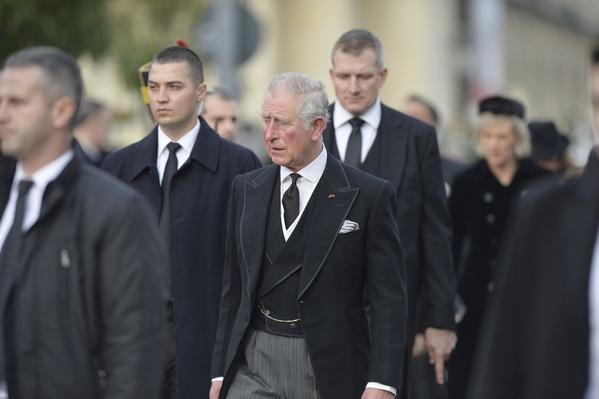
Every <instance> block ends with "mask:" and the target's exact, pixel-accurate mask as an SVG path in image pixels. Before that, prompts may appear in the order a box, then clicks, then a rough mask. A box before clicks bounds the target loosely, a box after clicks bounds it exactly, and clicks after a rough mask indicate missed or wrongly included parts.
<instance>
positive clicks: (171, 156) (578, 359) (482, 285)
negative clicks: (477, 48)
mask: <svg viewBox="0 0 599 399" xmlns="http://www.w3.org/2000/svg"><path fill="white" fill-rule="evenodd" d="M388 73H389V71H388V70H387V68H386V67H385V63H384V57H383V44H382V43H381V42H380V40H379V39H378V38H377V37H376V36H375V35H373V34H372V33H371V32H369V31H367V30H363V29H352V30H350V31H347V32H345V33H344V34H343V35H341V36H340V37H339V38H338V40H337V41H336V42H335V43H334V44H333V46H332V51H331V67H330V70H329V74H330V80H331V83H332V87H333V88H334V92H335V98H334V99H333V101H330V100H329V99H328V98H327V95H326V92H325V88H324V84H323V83H322V82H320V81H318V80H316V79H313V78H311V77H310V76H308V75H306V74H303V73H300V72H284V73H280V74H277V75H276V76H274V77H273V78H272V79H271V81H270V82H269V84H268V87H267V88H266V90H265V95H264V98H263V102H262V112H261V120H262V122H261V123H262V135H263V141H264V147H265V149H266V153H267V154H268V157H269V161H268V162H267V165H265V166H263V167H262V165H261V162H260V160H259V159H258V158H257V157H256V155H255V154H254V153H253V152H252V151H250V150H249V149H247V148H244V147H242V146H241V145H238V144H236V143H234V140H235V135H236V122H237V112H238V106H239V105H238V103H237V102H236V100H235V98H234V97H232V96H231V95H230V94H229V93H227V92H226V91H225V90H223V89H220V88H216V87H215V88H212V89H208V88H207V84H206V82H205V79H204V71H203V65H202V62H201V60H200V58H199V57H198V56H197V54H195V53H194V52H193V51H192V50H191V49H189V48H187V47H185V46H172V47H168V48H165V49H162V50H160V51H159V52H158V53H157V54H156V55H155V56H154V58H153V60H152V62H151V63H149V64H147V65H145V66H144V70H143V73H142V75H141V81H142V83H143V85H144V90H143V93H144V95H145V99H146V100H147V104H148V107H149V110H150V113H151V116H152V119H153V121H154V122H155V126H154V128H153V129H152V130H151V131H150V132H149V133H148V134H147V135H146V136H145V137H144V138H143V139H141V140H140V141H138V142H136V143H133V144H131V145H129V146H127V147H125V148H122V149H118V150H116V151H113V152H111V153H108V152H107V132H108V131H109V130H110V123H111V118H112V113H111V112H110V110H109V109H108V108H106V107H105V106H104V105H102V104H101V103H98V102H95V101H93V100H85V99H84V88H83V83H82V79H81V74H80V71H79V67H78V65H77V62H76V60H75V59H74V58H73V57H72V56H70V55H69V54H67V53H66V52H64V51H63V50H60V49H57V48H53V47H43V46H40V47H30V48H26V49H23V50H20V51H18V52H16V53H14V54H12V55H11V56H9V57H8V58H7V59H6V61H5V62H4V65H3V68H2V71H1V72H0V149H1V154H0V216H1V218H0V397H8V398H11V399H21V398H22V399H34V398H50V399H52V398H123V399H124V398H164V399H167V398H168V399H171V398H172V399H179V398H180V399H191V398H210V399H219V398H220V399H224V398H229V399H241V398H258V399H260V398H264V399H267V398H269V399H270V398H292V399H296V398H297V399H339V398H361V399H392V398H404V399H410V398H411V399H433V398H450V399H466V398H467V399H476V398H485V399H487V398H498V399H499V398H514V399H533V398H580V399H591V398H596V397H599V260H598V259H599V255H598V251H599V249H598V248H599V244H598V243H599V241H598V240H597V237H598V233H597V232H598V228H599V176H598V173H599V158H598V157H599V153H598V152H597V150H593V151H592V153H591V155H590V158H589V162H588V165H587V167H586V169H585V171H584V173H583V174H582V176H576V177H571V176H570V175H571V169H572V168H571V167H570V165H569V164H568V160H567V156H566V155H565V154H566V148H567V146H568V140H567V138H565V136H564V135H563V134H561V133H560V132H559V131H558V130H557V128H556V125H555V123H553V122H552V121H547V120H543V121H529V120H528V119H527V112H526V108H525V106H524V105H523V103H522V102H520V101H518V99H515V98H510V97H507V96H505V95H503V94H501V93H498V94H496V95H492V96H488V97H485V98H483V99H481V101H480V102H479V109H478V118H477V122H476V124H475V127H474V132H475V133H476V138H477V142H478V150H479V155H480V159H479V160H477V161H475V162H474V163H473V164H471V165H464V164H461V163H458V162H456V161H455V160H452V159H449V158H446V157H443V156H441V154H440V152H439V146H438V143H437V134H436V128H437V127H438V125H439V119H440V116H439V113H438V111H437V110H436V108H435V106H434V104H433V103H432V102H431V101H430V100H428V99H425V98H423V97H421V96H417V95H413V96H410V97H409V98H407V99H406V102H405V104H404V107H403V108H402V111H403V112H400V111H398V110H395V109H393V108H391V107H389V106H387V105H385V103H384V102H383V101H382V99H381V97H380V95H379V92H380V89H381V88H382V87H383V85H384V84H385V80H386V78H387V75H388ZM589 75H590V77H589V82H590V88H591V89H590V93H591V95H592V99H591V106H592V110H593V120H594V125H595V127H596V128H599V48H598V49H596V50H595V51H594V52H593V54H592V60H591V67H590V74H589Z"/></svg>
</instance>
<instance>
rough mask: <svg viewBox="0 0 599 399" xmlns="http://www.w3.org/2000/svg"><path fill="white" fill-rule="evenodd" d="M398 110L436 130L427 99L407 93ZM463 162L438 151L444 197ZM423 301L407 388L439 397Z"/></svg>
mask: <svg viewBox="0 0 599 399" xmlns="http://www.w3.org/2000/svg"><path fill="white" fill-rule="evenodd" d="M402 111H403V112H404V113H405V114H406V115H409V116H411V117H413V118H416V119H418V120H420V121H422V122H424V123H427V124H429V125H431V126H433V127H434V128H435V130H437V132H438V128H439V123H440V114H439V111H438V110H437V107H435V106H434V105H433V103H432V102H431V101H429V100H428V99H426V98H424V97H422V96H419V95H416V94H412V95H409V96H408V97H407V98H406V100H405V102H404V104H403V107H402ZM464 167H465V165H464V164H462V163H459V162H457V161H454V160H453V159H451V158H448V157H446V156H443V155H442V154H441V171H442V172H443V180H444V181H445V192H446V193H447V196H449V194H450V193H451V182H452V181H453V178H454V176H455V175H456V173H458V172H459V171H461V170H462V169H464ZM425 306H426V302H425V298H424V297H422V296H421V297H420V298H419V300H418V304H417V308H416V315H417V316H416V317H417V321H416V325H417V326H420V327H419V328H418V330H417V331H418V333H417V334H416V336H415V337H414V345H413V346H412V348H411V351H412V353H411V355H412V360H411V362H410V366H409V367H410V372H409V376H410V388H411V391H412V392H411V393H412V397H413V398H418V399H426V398H432V399H441V398H446V397H447V396H448V393H447V390H446V389H445V387H444V389H440V387H439V386H437V384H436V383H435V375H434V369H433V368H431V366H430V363H429V356H428V353H427V350H426V342H425V338H424V334H423V328H422V326H423V323H424V320H423V317H425V315H424V312H423V309H425Z"/></svg>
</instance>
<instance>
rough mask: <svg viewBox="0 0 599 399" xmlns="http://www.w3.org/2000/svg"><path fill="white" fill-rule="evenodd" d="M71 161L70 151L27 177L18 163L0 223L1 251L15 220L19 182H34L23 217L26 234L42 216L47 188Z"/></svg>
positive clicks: (71, 153)
mask: <svg viewBox="0 0 599 399" xmlns="http://www.w3.org/2000/svg"><path fill="white" fill-rule="evenodd" d="M71 159H73V151H72V150H68V151H67V152H65V153H64V154H62V155H61V156H60V157H58V158H56V159H55V160H54V161H52V162H50V163H49V164H47V165H45V166H44V167H42V168H41V169H39V170H38V171H37V172H35V173H34V174H33V175H32V176H27V175H26V174H25V172H24V171H23V167H22V166H21V164H20V163H17V168H16V171H15V177H14V179H13V182H12V186H11V189H10V196H9V197H8V203H7V204H6V207H5V208H4V214H3V215H2V219H1V221H0V250H1V249H2V247H3V246H4V241H5V240H6V236H7V235H8V233H9V231H10V228H11V227H12V224H13V220H14V218H15V208H16V206H17V198H18V196H19V190H18V187H19V182H20V181H21V180H31V181H32V182H33V186H31V189H30V190H29V193H28V194H27V198H26V201H25V214H24V215H23V226H22V229H23V232H25V231H27V230H29V229H30V228H31V227H32V226H33V225H34V224H35V222H37V219H38V218H39V216H40V212H41V210H42V199H43V197H44V191H46V186H48V184H49V183H50V182H51V181H52V180H55V179H56V178H57V177H58V175H60V173H61V172H62V171H63V169H64V168H65V167H66V166H67V164H68V163H69V162H70V161H71Z"/></svg>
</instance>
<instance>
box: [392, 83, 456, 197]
mask: <svg viewBox="0 0 599 399" xmlns="http://www.w3.org/2000/svg"><path fill="white" fill-rule="evenodd" d="M402 111H403V112H404V113H405V114H406V115H409V116H411V117H413V118H416V119H418V120H420V121H422V122H424V123H428V124H429V125H431V126H432V127H434V128H435V129H436V130H437V132H438V129H439V124H440V123H441V117H440V114H439V111H438V110H437V107H435V105H434V104H433V103H432V102H431V101H429V100H428V99H426V98H424V97H422V96H419V95H417V94H412V95H409V96H408V97H407V98H406V100H405V103H404V106H403V109H402ZM464 167H465V165H464V164H463V163H461V162H458V161H456V160H454V159H451V158H449V157H447V156H444V155H443V154H441V171H442V172H443V180H444V181H445V189H446V191H447V192H448V193H449V192H450V191H451V189H450V187H451V182H452V181H453V178H454V176H455V175H456V174H457V173H458V172H460V171H461V170H462V169H464Z"/></svg>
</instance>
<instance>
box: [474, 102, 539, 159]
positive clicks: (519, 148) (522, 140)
mask: <svg viewBox="0 0 599 399" xmlns="http://www.w3.org/2000/svg"><path fill="white" fill-rule="evenodd" d="M500 120H510V121H511V122H512V130H513V132H514V135H515V136H516V147H515V152H516V155H517V156H518V157H519V158H524V157H526V156H528V155H529V154H530V150H531V145H530V131H529V130H528V126H527V124H526V122H525V121H524V120H523V119H522V118H519V117H517V116H511V115H497V114H493V113H491V112H484V113H482V114H480V115H479V116H478V118H477V119H476V121H475V124H474V127H475V132H476V134H477V137H478V136H480V133H481V130H482V129H484V128H485V127H486V126H488V125H490V124H493V123H496V122H497V121H500ZM477 151H478V152H479V153H481V155H482V149H481V148H477Z"/></svg>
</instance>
